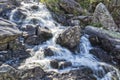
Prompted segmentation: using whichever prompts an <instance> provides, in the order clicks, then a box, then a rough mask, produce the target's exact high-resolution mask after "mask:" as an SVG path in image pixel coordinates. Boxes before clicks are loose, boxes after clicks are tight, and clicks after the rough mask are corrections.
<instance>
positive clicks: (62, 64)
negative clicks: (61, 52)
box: [59, 61, 72, 69]
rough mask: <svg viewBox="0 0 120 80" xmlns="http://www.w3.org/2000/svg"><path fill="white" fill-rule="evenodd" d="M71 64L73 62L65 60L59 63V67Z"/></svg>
mask: <svg viewBox="0 0 120 80" xmlns="http://www.w3.org/2000/svg"><path fill="white" fill-rule="evenodd" d="M70 66H72V63H71V62H67V61H63V62H60V63H59V69H65V68H67V67H70Z"/></svg>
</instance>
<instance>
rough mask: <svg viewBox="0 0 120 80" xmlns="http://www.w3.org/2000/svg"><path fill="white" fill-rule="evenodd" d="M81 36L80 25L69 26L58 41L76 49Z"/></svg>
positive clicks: (71, 48)
mask: <svg viewBox="0 0 120 80" xmlns="http://www.w3.org/2000/svg"><path fill="white" fill-rule="evenodd" d="M80 36H81V33H80V26H74V27H69V28H67V29H66V30H64V31H63V32H62V33H61V34H60V35H59V36H58V38H57V40H56V43H57V44H60V45H61V46H64V47H66V48H68V49H70V50H74V49H75V48H77V46H79V43H80V42H79V41H80Z"/></svg>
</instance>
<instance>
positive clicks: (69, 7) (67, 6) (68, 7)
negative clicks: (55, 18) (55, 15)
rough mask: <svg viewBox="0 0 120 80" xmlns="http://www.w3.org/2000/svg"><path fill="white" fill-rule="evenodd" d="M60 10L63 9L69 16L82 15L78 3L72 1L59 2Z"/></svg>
mask: <svg viewBox="0 0 120 80" xmlns="http://www.w3.org/2000/svg"><path fill="white" fill-rule="evenodd" d="M59 4H60V6H61V8H63V9H64V10H65V12H67V13H69V14H71V13H72V14H82V13H83V9H82V7H81V6H80V4H79V3H77V2H76V1H74V0H60V2H59Z"/></svg>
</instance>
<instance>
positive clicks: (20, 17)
mask: <svg viewBox="0 0 120 80" xmlns="http://www.w3.org/2000/svg"><path fill="white" fill-rule="evenodd" d="M26 17H27V11H25V10H22V9H17V10H16V11H15V12H14V14H13V16H12V17H11V18H12V21H13V22H15V23H17V24H21V23H22V22H23V21H24V20H25V19H26Z"/></svg>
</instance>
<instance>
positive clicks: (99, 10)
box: [93, 3, 118, 31]
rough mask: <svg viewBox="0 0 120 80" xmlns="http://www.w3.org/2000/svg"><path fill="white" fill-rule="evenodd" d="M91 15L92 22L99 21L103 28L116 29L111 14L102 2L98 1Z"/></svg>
mask: <svg viewBox="0 0 120 80" xmlns="http://www.w3.org/2000/svg"><path fill="white" fill-rule="evenodd" d="M93 17H94V18H93V22H94V23H101V24H102V25H103V28H105V29H109V30H112V31H116V30H118V28H117V25H116V24H115V22H114V20H113V18H112V16H111V14H110V13H109V11H108V10H107V8H106V6H105V5H104V4H103V3H99V4H98V5H97V7H96V9H95V12H94V14H93Z"/></svg>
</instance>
